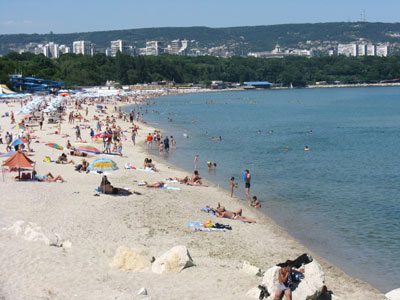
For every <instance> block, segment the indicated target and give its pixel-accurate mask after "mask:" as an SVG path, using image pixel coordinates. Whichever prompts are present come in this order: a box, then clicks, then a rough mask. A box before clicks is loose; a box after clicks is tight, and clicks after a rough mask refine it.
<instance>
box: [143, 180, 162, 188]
mask: <svg viewBox="0 0 400 300" xmlns="http://www.w3.org/2000/svg"><path fill="white" fill-rule="evenodd" d="M163 186H165V183H164V182H162V181H156V182H153V183H150V184H149V183H146V184H145V187H148V188H161V187H163Z"/></svg>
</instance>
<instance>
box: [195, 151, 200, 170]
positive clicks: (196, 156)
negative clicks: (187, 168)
mask: <svg viewBox="0 0 400 300" xmlns="http://www.w3.org/2000/svg"><path fill="white" fill-rule="evenodd" d="M198 162H199V155H198V154H196V155H195V156H194V168H195V169H197V163H198Z"/></svg>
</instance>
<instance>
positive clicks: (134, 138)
mask: <svg viewBox="0 0 400 300" xmlns="http://www.w3.org/2000/svg"><path fill="white" fill-rule="evenodd" d="M131 139H132V143H133V146H135V145H136V130H132V135H131Z"/></svg>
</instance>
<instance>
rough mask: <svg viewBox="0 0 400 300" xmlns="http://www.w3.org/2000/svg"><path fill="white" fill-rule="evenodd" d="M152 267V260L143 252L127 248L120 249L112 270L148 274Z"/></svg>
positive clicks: (116, 254) (111, 264)
mask: <svg viewBox="0 0 400 300" xmlns="http://www.w3.org/2000/svg"><path fill="white" fill-rule="evenodd" d="M150 266H151V262H150V259H149V258H148V257H146V256H145V255H144V253H143V252H142V251H140V250H137V249H129V248H127V247H119V248H118V249H117V251H116V253H115V256H114V258H113V261H112V262H111V263H110V267H111V268H113V269H119V270H123V271H125V272H129V271H131V272H146V271H148V270H149V269H150Z"/></svg>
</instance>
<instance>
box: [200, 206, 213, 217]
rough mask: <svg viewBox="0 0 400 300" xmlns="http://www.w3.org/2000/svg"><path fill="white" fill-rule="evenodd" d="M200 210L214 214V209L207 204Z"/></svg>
mask: <svg viewBox="0 0 400 300" xmlns="http://www.w3.org/2000/svg"><path fill="white" fill-rule="evenodd" d="M201 211H203V212H206V213H209V214H212V215H213V216H215V211H214V210H213V209H212V208H211V207H209V206H206V207H204V208H202V209H201Z"/></svg>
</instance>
